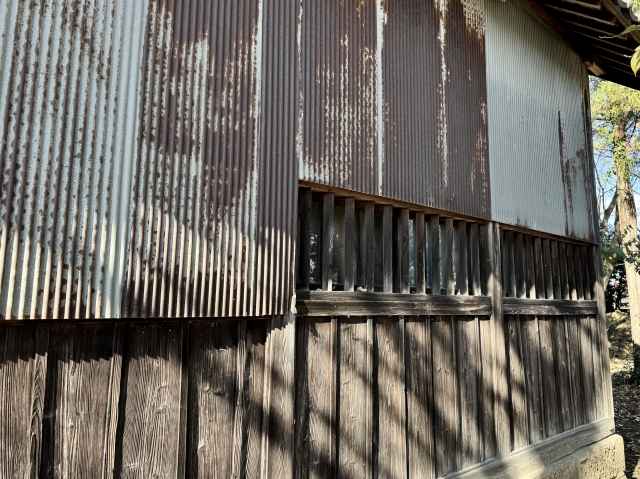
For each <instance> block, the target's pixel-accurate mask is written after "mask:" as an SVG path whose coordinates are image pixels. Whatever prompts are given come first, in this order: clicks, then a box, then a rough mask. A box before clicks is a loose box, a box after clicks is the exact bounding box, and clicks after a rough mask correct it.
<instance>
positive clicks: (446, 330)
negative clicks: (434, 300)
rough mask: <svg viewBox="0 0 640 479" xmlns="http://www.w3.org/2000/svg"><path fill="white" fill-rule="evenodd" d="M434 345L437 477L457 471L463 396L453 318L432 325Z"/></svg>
mask: <svg viewBox="0 0 640 479" xmlns="http://www.w3.org/2000/svg"><path fill="white" fill-rule="evenodd" d="M431 331H432V348H433V389H434V391H433V395H434V398H436V401H437V406H436V407H435V417H434V420H435V438H434V442H435V450H436V476H442V475H444V474H447V473H449V472H453V471H455V470H456V468H457V464H456V462H457V461H456V459H457V458H456V454H455V453H454V452H455V451H456V444H457V443H458V440H459V438H458V430H459V426H460V424H459V419H460V415H459V400H458V399H459V395H458V387H457V384H458V381H457V376H456V368H457V361H456V355H455V338H454V331H453V321H452V320H451V319H450V318H440V319H439V320H438V321H434V322H433V324H432V325H431Z"/></svg>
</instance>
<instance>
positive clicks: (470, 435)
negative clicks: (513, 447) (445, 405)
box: [456, 318, 482, 468]
mask: <svg viewBox="0 0 640 479" xmlns="http://www.w3.org/2000/svg"><path fill="white" fill-rule="evenodd" d="M456 325H457V334H456V336H457V341H458V347H457V351H458V354H457V356H458V361H457V369H458V375H459V386H460V417H461V424H460V441H459V444H458V450H459V457H460V458H461V460H460V462H459V463H458V467H459V468H464V467H465V466H469V465H471V464H475V463H477V462H479V461H480V458H481V454H482V451H481V448H482V441H481V439H482V437H481V435H480V417H479V405H480V399H481V398H480V397H478V392H479V384H478V375H479V371H478V367H479V365H480V362H481V359H480V341H479V332H478V323H477V321H476V320H475V319H466V318H464V319H463V318H461V319H458V320H456Z"/></svg>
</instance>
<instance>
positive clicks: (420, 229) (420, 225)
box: [415, 212, 427, 294]
mask: <svg viewBox="0 0 640 479" xmlns="http://www.w3.org/2000/svg"><path fill="white" fill-rule="evenodd" d="M415 223H416V293H417V294H425V293H426V292H427V276H426V266H427V229H426V224H425V218H424V213H421V212H419V213H416V218H415Z"/></svg>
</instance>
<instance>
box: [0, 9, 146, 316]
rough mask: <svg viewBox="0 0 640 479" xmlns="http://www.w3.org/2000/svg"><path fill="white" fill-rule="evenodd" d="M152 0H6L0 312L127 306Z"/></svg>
mask: <svg viewBox="0 0 640 479" xmlns="http://www.w3.org/2000/svg"><path fill="white" fill-rule="evenodd" d="M147 3H148V2H147V1H135V2H130V1H122V0H87V1H83V2H61V1H42V2H27V1H10V2H2V5H0V34H1V35H2V36H1V37H0V59H1V62H0V63H1V65H2V70H1V71H0V152H1V153H0V172H1V175H2V189H1V191H0V258H1V259H0V292H1V296H0V317H2V316H4V317H6V318H23V317H46V316H55V317H73V316H82V315H85V313H86V314H87V315H91V316H93V315H96V316H117V315H119V305H120V296H121V288H120V287H119V285H120V284H121V283H122V281H123V279H122V278H123V274H124V269H125V266H126V261H125V260H126V257H125V254H126V251H127V246H126V243H127V237H128V234H127V231H128V226H127V223H128V208H129V190H130V179H131V172H132V168H133V165H134V163H135V154H136V151H135V131H136V116H137V115H136V110H137V108H138V101H137V90H138V82H139V79H140V65H141V60H142V46H143V41H144V28H145V18H146V15H147V13H146V11H147V6H148V5H147Z"/></svg>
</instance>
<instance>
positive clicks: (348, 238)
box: [344, 198, 356, 291]
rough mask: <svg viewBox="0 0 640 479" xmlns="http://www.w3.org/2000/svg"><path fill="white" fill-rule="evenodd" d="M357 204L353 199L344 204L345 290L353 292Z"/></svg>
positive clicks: (348, 199)
mask: <svg viewBox="0 0 640 479" xmlns="http://www.w3.org/2000/svg"><path fill="white" fill-rule="evenodd" d="M355 253H356V204H355V200H354V199H353V198H347V199H346V200H345V203H344V290H345V291H353V289H354V285H355V279H356V254H355Z"/></svg>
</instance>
